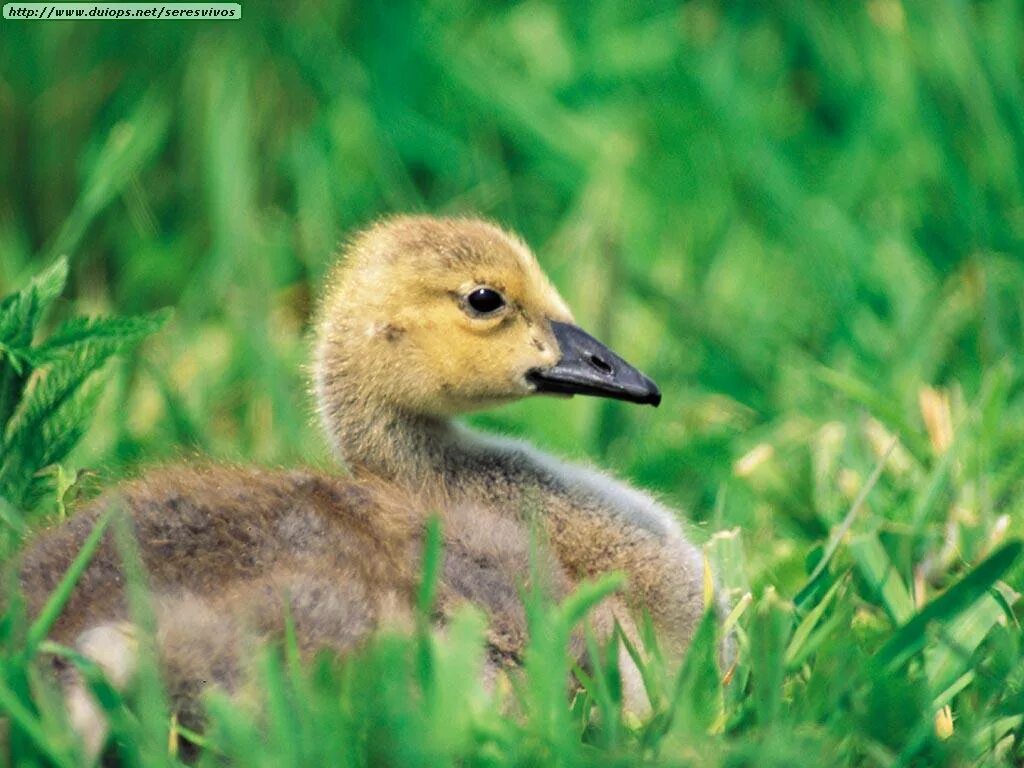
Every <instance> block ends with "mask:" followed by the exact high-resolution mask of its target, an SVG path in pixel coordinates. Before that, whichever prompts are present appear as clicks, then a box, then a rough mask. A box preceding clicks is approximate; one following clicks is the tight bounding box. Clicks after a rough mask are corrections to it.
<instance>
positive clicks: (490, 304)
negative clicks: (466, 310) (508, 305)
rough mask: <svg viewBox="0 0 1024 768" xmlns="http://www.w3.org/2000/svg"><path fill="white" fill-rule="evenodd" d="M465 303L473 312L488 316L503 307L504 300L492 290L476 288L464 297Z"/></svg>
mask: <svg viewBox="0 0 1024 768" xmlns="http://www.w3.org/2000/svg"><path fill="white" fill-rule="evenodd" d="M466 303H467V304H469V306H470V307H471V308H472V309H473V311H474V312H479V313H480V314H481V315H489V314H491V313H492V312H497V311H498V310H499V309H501V308H502V307H504V306H505V299H504V297H503V296H502V295H501V294H500V293H498V292H497V291H496V290H494V289H493V288H477V289H476V290H475V291H473V292H472V293H471V294H469V296H467V297H466Z"/></svg>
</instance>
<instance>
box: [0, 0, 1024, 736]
mask: <svg viewBox="0 0 1024 768" xmlns="http://www.w3.org/2000/svg"><path fill="white" fill-rule="evenodd" d="M1022 46H1024V5H1022V4H1021V3H1019V2H1013V1H1011V0H982V1H978V2H951V1H946V0H941V1H939V0H937V1H936V2H924V1H914V2H900V0H869V1H868V2H860V1H858V2H848V3H834V4H833V3H828V4H826V3H815V2H811V1H810V0H806V1H804V2H797V1H796V0H793V1H791V2H778V3H757V2H729V3H726V2H712V1H710V0H693V1H692V2H684V3H681V4H678V3H666V2H644V3H636V4H626V3H618V2H612V1H611V0H608V1H603V0H599V1H597V2H585V3H584V2H569V3H554V2H540V1H539V0H530V1H528V2H524V3H493V4H478V3H469V2H461V1H460V0H445V1H444V2H440V1H439V2H427V3H422V4H406V3H389V4H387V5H386V6H385V5H383V4H380V5H378V4H375V3H371V4H361V3H353V2H331V3H315V2H295V3H290V4H288V5H287V7H286V6H283V5H277V6H271V5H270V4H257V3H246V4H244V8H243V20H241V21H237V22H217V23H212V22H137V23H136V22H89V23H31V22H15V21H5V22H4V23H3V25H2V27H0V137H2V141H0V179H2V181H3V183H2V184H0V295H3V294H6V293H8V292H10V291H12V290H13V289H15V288H16V287H19V286H20V285H22V284H23V283H24V282H25V281H26V280H27V279H28V277H29V276H30V275H31V274H33V273H35V272H37V271H38V270H39V269H40V268H41V267H42V266H43V265H45V264H47V263H49V262H50V261H52V259H53V258H55V257H56V256H58V255H60V254H68V255H69V257H70V260H71V268H72V288H71V289H70V291H69V292H68V293H67V294H66V298H65V299H64V301H63V304H62V305H61V306H60V308H59V311H58V313H57V315H58V319H59V316H60V315H64V316H69V315H72V314H76V313H93V312H107V311H112V312H118V313H123V314H132V313H139V312H143V311H150V310H153V309H156V308H159V307H163V306H171V307H174V308H175V314H174V319H173V320H172V322H171V324H170V325H169V326H168V327H167V328H165V329H164V330H163V331H162V332H160V333H159V334H158V335H157V336H156V337H154V339H152V340H151V341H150V342H148V343H147V345H146V346H145V347H144V349H143V351H142V353H141V354H140V355H138V356H135V357H134V358H132V359H130V360H127V361H122V362H121V363H119V364H118V365H117V367H116V369H115V370H114V371H113V374H114V375H113V378H112V380H111V383H110V385H109V387H108V391H107V394H106V396H105V398H104V400H103V402H102V404H101V406H100V410H99V412H98V417H97V419H96V422H95V424H94V426H93V428H92V429H91V431H90V433H89V435H88V437H87V439H86V441H85V442H84V443H83V445H82V446H81V447H80V448H79V449H78V451H77V452H76V454H75V455H74V457H73V462H72V463H73V464H74V466H75V467H76V468H92V469H96V470H98V472H99V473H100V477H101V479H102V483H109V482H110V481H111V480H112V479H114V478H116V477H118V476H121V475H123V474H126V473H130V472H134V471H136V469H137V468H138V467H140V466H147V465H150V464H152V463H155V462H159V461H164V460H168V459H173V458H176V457H181V456H188V455H192V454H195V453H202V454H212V455H214V456H217V457H221V458H224V459H237V460H244V461H260V462H266V463H273V464H286V465H291V464H297V463H312V464H315V465H324V466H327V465H329V462H330V460H329V457H328V456H327V452H326V448H325V446H324V443H323V441H322V440H321V438H320V436H319V432H318V430H317V428H316V427H315V426H314V425H313V421H312V418H311V406H310V403H309V400H308V396H307V394H306V390H305V374H304V372H303V365H304V363H305V360H306V358H307V346H306V332H307V329H308V322H309V318H310V312H311V310H312V308H313V307H314V305H315V298H316V295H317V292H318V286H319V283H320V280H321V277H322V276H323V274H324V271H325V269H326V268H327V267H328V265H329V264H330V263H331V259H332V254H333V253H335V252H336V251H337V246H338V243H339V242H340V241H341V240H342V239H343V238H344V237H345V236H346V233H349V232H351V231H352V230H353V229H354V228H357V227H360V226H362V225H364V224H366V223H368V222H370V221H372V220H373V219H374V218H375V217H377V216H380V215H383V214H387V213H391V212H396V211H423V212H430V213H451V214H457V213H468V212H476V213H481V214H484V215H486V216H490V217H493V218H495V219H497V220H498V221H500V222H501V223H503V224H505V225H507V226H508V227H510V228H513V229H515V230H517V231H519V232H520V233H522V234H523V236H524V237H525V238H526V239H527V240H528V242H530V243H531V244H532V245H533V246H534V248H535V250H536V251H537V253H538V254H539V256H540V259H541V261H542V263H543V264H544V265H545V267H546V268H547V269H548V271H549V272H550V273H551V275H552V276H553V278H554V280H555V282H556V284H557V285H558V286H559V288H560V289H561V291H562V292H563V295H565V297H566V299H567V300H568V301H569V303H570V305H571V306H573V307H574V309H575V311H576V313H577V318H578V320H579V321H580V322H581V324H582V325H584V326H585V327H588V328H590V329H591V330H593V332H594V333H595V334H596V335H598V336H599V337H601V338H603V339H604V340H605V341H607V342H609V343H610V344H611V345H612V346H613V347H614V348H616V349H618V350H619V351H621V352H622V353H623V354H624V356H626V357H627V358H629V359H630V360H631V361H633V362H635V363H637V364H638V366H639V367H641V368H643V369H644V370H646V371H647V372H648V373H650V374H651V375H652V376H653V377H654V378H655V379H656V380H657V381H658V382H659V384H660V385H661V387H662V389H663V391H664V394H665V398H664V403H663V405H662V407H661V408H660V409H658V410H653V409H639V408H635V407H629V406H623V405H621V404H619V403H613V402H600V401H594V400H586V399H582V398H576V399H574V400H573V401H571V402H563V401H556V400H543V399H538V400H533V401H530V402H525V403H521V404H517V405H515V406H512V407H508V408H504V409H501V410H498V411H494V412H491V413H486V414H480V415H477V416H474V417H473V418H472V421H473V422H475V423H477V424H478V425H480V426H482V427H485V428H487V429H493V430H500V431H505V432H509V433H514V434H519V435H523V436H526V437H528V438H529V439H531V440H533V441H535V442H537V443H538V444H540V445H541V446H544V447H545V448H548V449H550V450H552V451H555V452H558V453H561V454H565V455H569V456H573V457H578V458H588V459H591V460H593V461H595V462H597V463H600V464H601V465H604V466H610V467H613V468H615V469H616V470H617V471H618V472H620V473H621V474H622V475H624V476H626V477H629V478H631V479H632V480H634V481H635V482H636V483H638V484H640V485H643V486H645V487H648V488H651V489H654V490H656V491H657V492H658V493H660V494H662V495H663V496H664V497H665V498H666V499H667V500H668V501H669V502H670V503H672V504H674V505H676V506H678V507H679V508H682V509H685V510H686V515H687V517H688V518H689V519H691V520H693V521H695V522H696V523H697V524H698V525H699V526H700V527H701V528H702V529H703V530H704V531H705V537H707V536H710V535H711V533H712V532H714V531H720V530H729V529H732V528H734V527H737V526H738V527H739V528H740V529H741V533H740V537H741V538H742V540H743V541H744V542H745V545H746V546H745V549H746V563H745V565H744V566H742V568H741V570H742V572H743V579H749V580H750V582H751V583H752V585H753V588H754V590H755V592H758V593H759V592H760V591H761V590H762V589H763V588H764V587H765V586H767V585H774V586H775V587H776V588H777V589H778V590H779V592H780V593H781V594H782V595H784V596H786V597H793V596H794V595H795V594H796V592H797V591H798V590H799V589H800V588H801V586H802V585H804V582H805V581H806V578H807V573H808V567H807V562H808V560H809V559H810V560H812V561H813V559H814V557H816V556H817V554H816V553H820V551H821V549H820V545H821V542H822V541H823V540H825V539H827V538H828V535H829V531H830V530H831V529H832V528H833V526H834V525H835V524H836V523H837V522H838V521H839V520H841V519H842V517H843V516H844V514H845V513H846V511H847V509H848V508H849V507H850V504H851V502H852V500H853V499H854V497H855V496H856V495H857V493H858V491H859V490H861V489H862V488H863V484H864V481H865V478H867V477H868V475H869V474H870V473H871V470H872V467H873V466H875V465H876V463H878V462H880V461H881V465H882V468H883V473H882V476H881V478H880V481H879V483H878V485H877V487H876V488H875V489H874V490H873V491H872V494H871V496H870V497H869V500H868V502H867V503H866V504H865V506H864V508H863V509H861V510H860V511H859V514H858V516H857V517H856V520H855V522H854V527H853V532H854V533H855V534H856V535H858V536H861V537H862V538H861V539H859V541H861V542H862V543H863V542H867V544H862V546H863V547H867V549H870V550H871V551H872V552H875V554H877V551H876V550H875V549H873V547H875V543H876V542H881V545H880V546H882V547H884V552H885V553H887V557H889V558H891V560H892V563H893V565H894V567H895V569H896V572H898V573H899V574H900V575H901V576H902V581H903V582H904V583H905V584H907V585H908V587H907V589H909V590H911V592H912V594H911V595H909V597H908V596H907V595H904V596H899V595H897V596H895V597H894V596H893V595H891V594H890V595H888V596H884V595H883V597H885V598H886V599H885V600H882V601H880V602H879V601H877V600H876V601H875V602H876V603H877V605H875V606H874V607H872V604H871V600H870V599H868V597H867V596H868V595H869V593H870V592H871V589H870V585H869V586H867V587H864V586H863V585H862V587H861V592H862V595H864V596H865V597H864V604H863V605H861V606H860V607H861V609H863V610H864V611H867V612H868V613H871V612H872V611H876V612H877V613H878V614H879V615H884V611H883V608H885V609H888V610H889V612H890V614H891V617H890V618H892V619H893V620H894V621H895V620H896V619H899V618H901V617H902V618H906V614H905V611H904V610H903V609H902V608H894V605H898V604H900V605H901V604H902V602H901V601H902V598H903V597H908V599H910V600H911V601H912V602H913V604H916V605H918V606H919V605H921V604H922V603H923V602H924V601H925V600H926V599H927V598H928V597H930V596H931V595H932V594H934V591H935V590H937V589H940V588H942V587H944V586H946V585H947V584H948V583H950V582H951V581H952V580H953V579H954V578H956V577H957V576H958V575H959V574H960V573H961V572H962V571H963V568H964V567H965V564H967V563H973V562H977V561H978V560H979V559H980V558H981V557H983V556H985V555H986V554H988V553H990V552H991V551H992V550H993V548H994V547H995V546H996V545H997V544H998V543H999V542H1000V541H1001V540H1002V539H1003V538H1004V537H1006V536H1007V535H1014V536H1019V535H1021V534H1022V533H1024V515H1022V513H1024V388H1022V382H1024V379H1022V373H1024V262H1022V260H1021V253H1022V252H1024V251H1022V246H1024V186H1022V185H1024V80H1022V74H1024V60H1022V56H1024V47H1022ZM894 439H895V440H897V442H896V447H895V448H894V449H893V450H892V452H891V453H889V454H888V455H887V458H886V451H887V449H888V448H889V447H890V445H891V444H892V442H893V440H894ZM876 536H877V537H876ZM863 537H867V538H863ZM865 551H866V550H864V549H861V550H856V549H855V550H854V553H853V555H854V560H855V562H856V564H857V566H858V568H859V571H858V572H859V573H860V575H861V577H864V578H866V576H867V574H868V573H869V572H870V570H871V566H870V563H871V562H873V561H872V559H871V558H872V556H868V555H865V554H864V552H865ZM858 552H860V555H863V557H860V556H859V555H858ZM1011 581H1012V583H1013V585H1014V586H1016V587H1017V588H1018V589H1020V588H1021V583H1020V579H1019V578H1016V577H1015V578H1013V579H1011ZM911 610H912V607H911ZM1018 658H1019V657H1018ZM1018 725H1019V724H1018Z"/></svg>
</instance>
